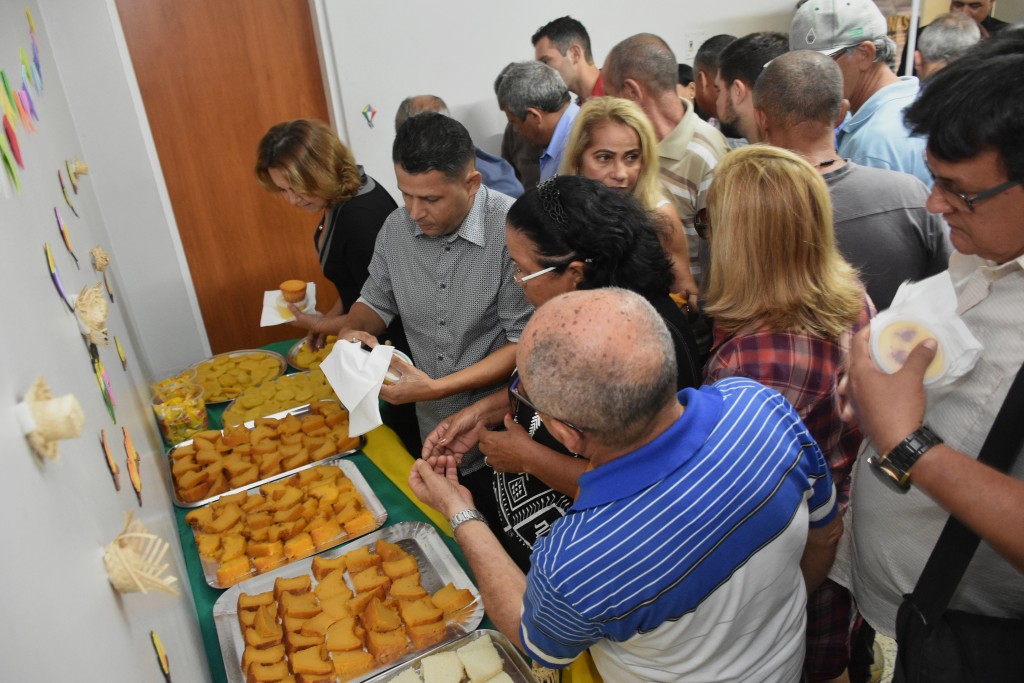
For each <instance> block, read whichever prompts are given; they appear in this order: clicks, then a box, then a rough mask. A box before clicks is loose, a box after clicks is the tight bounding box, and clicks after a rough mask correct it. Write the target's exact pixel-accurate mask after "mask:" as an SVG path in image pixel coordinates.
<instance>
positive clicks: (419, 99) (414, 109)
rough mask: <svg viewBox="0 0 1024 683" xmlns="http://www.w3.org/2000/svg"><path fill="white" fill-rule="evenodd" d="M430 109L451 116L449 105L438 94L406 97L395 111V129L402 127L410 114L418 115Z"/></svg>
mask: <svg viewBox="0 0 1024 683" xmlns="http://www.w3.org/2000/svg"><path fill="white" fill-rule="evenodd" d="M428 111H432V112H435V113H437V114H444V115H445V116H451V114H449V113H448V105H447V104H445V103H444V100H442V99H441V98H440V97H438V96H437V95H413V96H411V97H406V98H405V99H404V100H402V103H401V104H400V105H398V111H396V112H395V130H398V129H399V128H401V127H402V124H403V123H405V120H406V119H407V118H409V117H410V116H416V115H417V114H422V113H424V112H428Z"/></svg>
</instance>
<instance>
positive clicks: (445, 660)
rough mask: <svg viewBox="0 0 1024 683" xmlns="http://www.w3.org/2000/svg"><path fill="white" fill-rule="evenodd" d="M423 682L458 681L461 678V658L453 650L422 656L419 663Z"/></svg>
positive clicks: (445, 682) (450, 682)
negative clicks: (421, 660)
mask: <svg viewBox="0 0 1024 683" xmlns="http://www.w3.org/2000/svg"><path fill="white" fill-rule="evenodd" d="M420 672H421V673H422V674H423V683H459V681H461V680H462V673H463V669H462V660H460V659H459V656H458V655H457V654H455V653H454V652H438V653H437V654H436V655H430V656H429V657H424V658H423V662H422V663H421V665H420Z"/></svg>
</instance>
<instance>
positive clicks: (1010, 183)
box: [928, 168, 1021, 213]
mask: <svg viewBox="0 0 1024 683" xmlns="http://www.w3.org/2000/svg"><path fill="white" fill-rule="evenodd" d="M928 175H930V176H931V177H932V182H933V183H935V187H936V188H937V189H938V190H939V192H941V193H943V194H945V195H952V196H954V197H959V198H960V201H962V202H963V203H964V204H966V205H967V210H968V211H970V212H972V213H973V212H974V205H975V204H977V203H978V202H983V201H985V200H986V199H991V198H992V197H995V196H996V195H997V194H1002V193H1003V192H1006V191H1007V190H1009V189H1010V188H1012V187H1016V186H1017V185H1020V184H1021V181H1019V180H1007V181H1006V182H1005V183H1000V184H999V185H996V186H995V187H990V188H989V189H987V190H982V191H981V192H979V193H978V194H973V195H966V194H962V193H960V192H957V191H956V190H954V189H953V188H951V187H949V183H948V181H946V180H943V179H941V178H936V177H935V173H933V172H932V170H931V169H930V168H929V169H928Z"/></svg>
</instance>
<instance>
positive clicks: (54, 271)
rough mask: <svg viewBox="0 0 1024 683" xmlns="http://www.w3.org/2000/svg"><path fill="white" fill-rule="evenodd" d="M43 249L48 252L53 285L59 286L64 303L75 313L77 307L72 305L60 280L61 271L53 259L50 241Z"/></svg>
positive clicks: (47, 257)
mask: <svg viewBox="0 0 1024 683" xmlns="http://www.w3.org/2000/svg"><path fill="white" fill-rule="evenodd" d="M43 250H44V251H45V252H46V266H47V268H49V269H50V279H51V280H53V286H54V287H56V288H57V293H58V294H60V298H61V300H62V301H63V302H64V305H65V306H67V307H68V310H69V311H71V312H72V313H74V311H75V307H74V306H72V305H71V300H70V299H69V298H68V295H67V294H65V293H64V285H62V284H61V282H60V272H59V271H58V270H57V262H56V261H54V260H53V252H52V251H50V243H49V242H45V243H44V244H43Z"/></svg>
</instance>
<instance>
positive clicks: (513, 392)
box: [508, 375, 585, 435]
mask: <svg viewBox="0 0 1024 683" xmlns="http://www.w3.org/2000/svg"><path fill="white" fill-rule="evenodd" d="M519 379H520V376H519V375H516V378H515V379H514V380H512V384H510V385H508V407H509V411H510V412H511V413H512V415H513V417H514V416H515V414H516V413H518V412H519V404H520V403H522V404H523V405H525V406H526V407H528V408H530V409H532V410H533V412H535V413H544V414H545V415H548V416H549V417H552V418H554V419H556V420H558V421H559V422H561V423H562V424H564V425H565V426H566V427H568V428H569V429H572V430H573V431H576V432H579V433H580V435H583V434H585V432H584V431H583V430H582V429H580V428H579V427H577V426H576V425H574V424H573V423H571V422H568V421H566V420H563V419H562V418H559V417H554V416H553V415H551V413H548V412H546V411H543V410H541V409H540V408H538V407H537V406H535V405H534V404H533V403H531V402H530V399H528V398H526V392H525V391H523V389H522V388H521V386H520V382H519Z"/></svg>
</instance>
